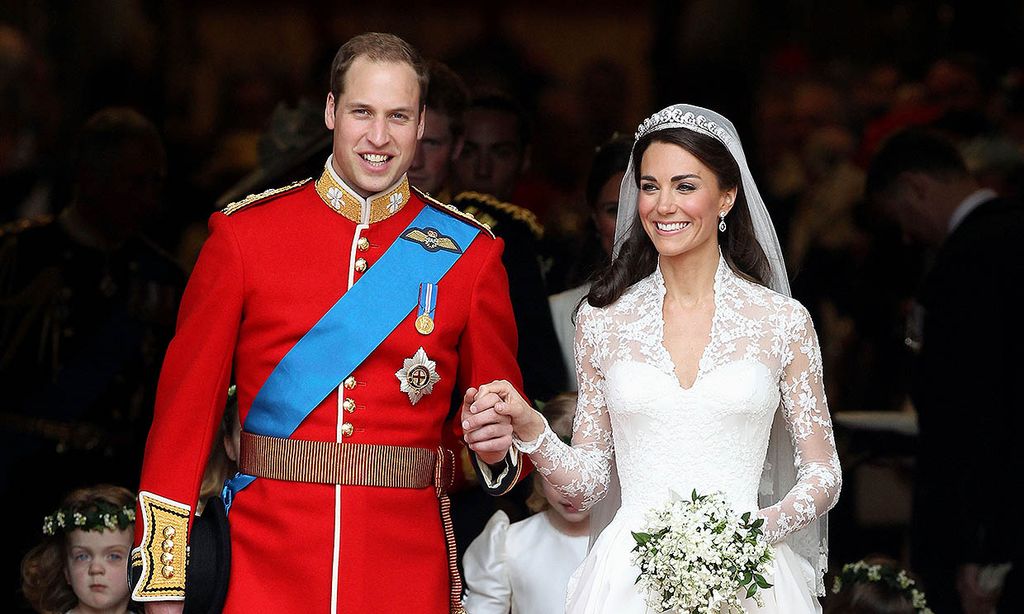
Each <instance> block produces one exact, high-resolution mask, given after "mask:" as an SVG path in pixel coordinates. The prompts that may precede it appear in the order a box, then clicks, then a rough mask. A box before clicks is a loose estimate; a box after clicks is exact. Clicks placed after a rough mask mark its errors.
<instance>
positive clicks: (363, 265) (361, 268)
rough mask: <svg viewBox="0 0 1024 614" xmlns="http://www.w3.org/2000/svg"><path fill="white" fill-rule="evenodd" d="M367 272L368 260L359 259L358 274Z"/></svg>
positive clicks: (357, 262)
mask: <svg viewBox="0 0 1024 614" xmlns="http://www.w3.org/2000/svg"><path fill="white" fill-rule="evenodd" d="M365 270H366V259H365V258H358V259H357V260H356V273H362V272H363V271H365Z"/></svg>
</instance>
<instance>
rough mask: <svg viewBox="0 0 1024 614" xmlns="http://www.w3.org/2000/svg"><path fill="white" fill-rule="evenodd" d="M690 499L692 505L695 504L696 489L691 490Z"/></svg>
mask: <svg viewBox="0 0 1024 614" xmlns="http://www.w3.org/2000/svg"><path fill="white" fill-rule="evenodd" d="M690 498H691V499H692V500H693V502H694V503H696V502H697V489H696V488H694V489H693V494H691V495H690Z"/></svg>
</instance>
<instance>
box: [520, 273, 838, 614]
mask: <svg viewBox="0 0 1024 614" xmlns="http://www.w3.org/2000/svg"><path fill="white" fill-rule="evenodd" d="M664 297H665V284H664V279H663V278H662V275H661V272H660V270H655V272H654V273H653V274H651V275H650V276H649V277H647V278H645V279H643V280H642V281H640V282H638V283H636V284H635V285H634V286H633V287H631V288H630V289H629V290H627V292H626V293H625V294H623V296H622V297H621V298H620V299H619V300H618V301H616V302H615V303H614V304H612V305H611V306H609V307H606V308H603V309H597V308H593V307H590V306H589V305H586V304H584V306H583V308H582V309H581V310H580V313H579V315H578V321H577V334H576V370H577V376H578V379H579V405H578V408H577V412H576V419H575V424H574V435H573V445H572V447H569V446H567V445H566V444H564V443H562V442H561V441H560V440H559V439H558V437H557V436H556V435H554V434H553V433H552V432H551V431H550V429H547V430H546V431H545V432H544V434H543V435H541V437H540V438H538V439H537V440H536V441H533V442H520V441H517V442H516V445H517V447H519V448H520V449H521V450H523V451H527V452H531V454H530V455H531V458H532V460H533V462H534V464H535V465H536V467H537V469H538V470H539V471H540V472H541V474H543V475H545V476H548V478H549V480H550V481H551V482H552V483H553V484H556V485H559V486H558V488H559V490H561V491H562V492H563V493H564V494H565V495H567V496H568V497H570V498H572V499H573V500H574V501H576V502H577V503H578V504H580V505H582V506H584V507H589V506H591V505H592V504H594V503H595V502H597V501H599V500H600V499H601V498H602V497H603V496H604V494H605V492H606V490H607V488H608V485H609V482H610V478H611V470H612V469H611V467H612V460H613V456H614V461H615V466H616V468H617V471H618V477H619V482H620V484H621V490H622V506H621V508H620V509H619V510H618V513H617V514H616V515H615V517H614V519H613V520H612V521H611V523H610V524H609V525H608V526H607V527H606V528H605V530H604V532H602V533H601V535H600V537H599V538H598V539H597V541H596V542H595V543H594V545H593V548H592V549H591V551H590V553H589V554H588V555H587V558H586V559H585V560H584V561H583V563H582V564H581V565H580V567H579V568H578V569H577V570H576V573H575V574H574V576H573V579H572V581H570V586H569V594H568V600H567V604H566V612H569V613H574V614H580V613H586V614H593V613H598V612H603V613H609V614H611V613H615V614H633V613H640V612H648V611H649V610H648V608H647V607H646V605H645V604H644V596H643V595H642V594H641V593H640V592H639V590H638V589H637V587H636V586H635V584H634V583H635V581H636V578H637V574H638V569H637V568H636V567H635V566H634V565H633V564H632V562H631V561H632V556H631V550H632V549H633V547H634V546H635V542H634V540H633V538H632V536H631V535H630V531H631V530H639V529H640V528H641V527H642V524H643V521H644V516H645V513H646V512H647V511H648V510H650V509H652V508H654V507H657V506H660V505H662V504H663V503H664V502H665V501H666V500H667V499H668V498H669V497H670V496H671V492H672V491H675V492H676V493H679V494H680V495H683V496H688V495H689V493H690V492H691V491H692V490H694V489H696V490H697V491H698V492H701V493H707V492H712V491H721V492H723V493H724V494H725V497H726V498H727V500H728V501H729V502H730V503H731V505H732V507H733V509H734V510H735V511H736V512H737V513H742V512H744V511H753V512H757V513H758V514H759V516H760V517H763V518H764V519H765V525H764V526H765V530H766V532H765V535H766V537H767V538H768V539H769V540H770V541H771V543H772V544H774V549H775V562H774V569H773V572H772V573H771V574H770V575H771V577H770V578H768V579H769V581H770V582H772V583H773V585H774V586H773V587H772V588H771V589H768V590H765V591H761V593H762V595H763V597H764V601H765V604H764V607H763V608H761V607H758V606H757V605H756V604H755V603H754V601H753V600H752V599H751V600H746V601H745V602H744V608H745V609H746V610H747V611H748V612H773V613H776V612H777V613H785V614H799V613H803V612H819V611H820V606H819V605H818V601H817V599H816V597H815V592H816V591H815V587H816V586H817V581H818V578H815V577H814V576H815V573H814V571H813V569H812V566H811V564H810V563H809V562H808V561H807V560H806V559H804V558H802V557H800V556H797V555H796V554H795V553H794V551H793V550H792V549H791V548H790V547H789V546H788V545H787V544H786V541H785V540H786V537H787V536H789V535H790V534H792V533H793V532H794V531H796V530H798V529H800V528H802V527H804V526H805V525H807V524H808V523H809V522H810V521H812V520H814V519H815V518H816V517H817V516H819V515H821V514H823V513H824V512H826V511H827V510H828V509H830V508H831V507H832V505H834V503H835V501H836V499H837V497H838V495H839V489H840V482H841V474H840V467H839V458H838V456H837V455H836V449H835V442H834V439H833V436H832V424H831V420H830V418H829V414H828V408H827V405H826V401H825V394H824V390H823V386H822V377H821V357H820V350H819V349H818V343H817V339H816V337H815V334H814V329H813V326H812V323H811V320H810V317H809V316H808V314H807V311H806V310H805V309H804V308H803V306H801V305H800V304H799V303H798V302H796V301H795V300H793V299H790V298H788V297H785V296H783V295H780V294H777V293H775V292H773V291H772V290H769V289H767V288H764V287H762V286H760V285H757V284H753V283H750V282H748V281H746V280H744V279H741V278H740V277H738V276H737V275H736V274H735V273H733V272H732V270H731V269H730V268H729V267H728V265H727V264H726V263H725V261H724V259H722V258H719V265H718V270H717V272H716V274H715V299H714V300H715V314H714V318H713V320H712V326H711V338H710V342H709V343H708V345H707V347H706V348H705V350H704V353H703V355H702V357H701V359H700V363H699V367H698V371H697V378H696V380H695V381H694V383H693V385H692V386H691V387H690V388H683V387H682V385H681V384H680V383H679V380H678V378H677V377H676V374H675V369H674V365H673V362H672V359H671V357H670V356H669V353H668V351H667V350H666V349H665V347H664V345H663V344H662V339H663V332H664V322H663V318H662V305H663V302H664ZM780 401H781V404H782V405H781V407H782V410H781V412H778V415H779V416H780V418H782V417H784V419H785V421H786V426H787V428H788V431H789V433H790V436H791V438H792V440H793V444H794V448H795V449H796V457H797V458H796V459H794V460H795V462H796V463H797V464H798V480H797V484H796V486H795V487H794V488H793V489H792V490H791V491H790V492H789V493H788V494H787V495H786V496H785V497H784V498H783V499H782V500H781V501H780V502H779V503H778V504H776V505H773V506H771V507H769V508H765V509H762V510H758V505H757V500H758V486H759V482H760V479H761V474H762V466H763V463H764V461H765V454H766V451H767V448H768V441H769V433H770V431H771V425H772V420H773V417H774V416H775V415H776V413H777V411H776V410H777V409H778V408H779V407H780Z"/></svg>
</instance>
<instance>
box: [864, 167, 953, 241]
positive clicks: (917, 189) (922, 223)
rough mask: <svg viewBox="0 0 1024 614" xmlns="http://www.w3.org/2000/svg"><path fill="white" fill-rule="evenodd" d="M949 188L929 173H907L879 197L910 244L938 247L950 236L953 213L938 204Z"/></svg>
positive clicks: (880, 204)
mask: <svg viewBox="0 0 1024 614" xmlns="http://www.w3.org/2000/svg"><path fill="white" fill-rule="evenodd" d="M948 191H949V187H948V186H945V185H943V183H942V182H940V181H937V180H936V179H934V178H932V177H930V176H928V175H927V174H926V173H919V172H907V173H903V175H902V176H901V177H900V178H899V179H898V180H897V181H896V182H895V183H894V185H893V186H892V187H891V188H890V189H889V190H887V191H886V192H885V193H884V194H881V195H879V196H878V197H877V198H876V201H877V202H876V204H877V205H878V206H879V208H880V209H881V211H882V213H883V214H884V215H885V216H886V217H888V218H889V219H891V220H892V221H894V222H896V224H897V225H898V226H899V227H900V230H902V231H903V238H904V240H905V241H907V242H908V243H912V244H916V245H924V246H937V245H939V244H940V243H942V241H943V239H944V238H945V236H946V233H947V230H948V225H949V215H948V213H946V212H944V211H943V210H942V208H941V207H939V206H937V204H936V203H939V202H942V201H943V200H945V199H943V198H942V195H943V194H944V193H946V192H948Z"/></svg>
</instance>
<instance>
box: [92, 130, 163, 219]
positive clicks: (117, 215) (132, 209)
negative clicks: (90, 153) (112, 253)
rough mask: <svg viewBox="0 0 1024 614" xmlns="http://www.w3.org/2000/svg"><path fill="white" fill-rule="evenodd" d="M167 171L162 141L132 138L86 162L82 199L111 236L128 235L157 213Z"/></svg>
mask: <svg viewBox="0 0 1024 614" xmlns="http://www.w3.org/2000/svg"><path fill="white" fill-rule="evenodd" d="M166 173H167V165H166V161H165V157H164V149H163V145H162V144H161V143H160V142H159V141H153V140H150V139H128V140H125V141H124V142H122V143H120V144H119V145H117V146H115V147H114V148H112V149H111V150H110V151H109V152H108V153H107V154H105V155H102V156H100V158H98V159H95V160H90V161H87V162H85V163H83V165H82V167H81V170H80V171H79V177H78V185H77V190H78V201H79V203H80V205H81V207H82V208H83V209H85V210H86V211H87V212H88V215H89V217H90V219H91V221H92V222H93V223H94V224H96V225H97V226H99V227H100V228H101V229H103V230H105V231H107V232H108V233H110V234H111V235H117V236H127V235H130V234H132V233H135V232H138V231H139V230H140V229H141V227H142V226H143V225H144V224H145V222H146V221H147V220H148V219H149V218H150V217H151V216H152V215H153V213H154V212H156V210H157V207H158V206H159V203H160V193H161V191H162V189H163V183H164V178H165V176H166Z"/></svg>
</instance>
